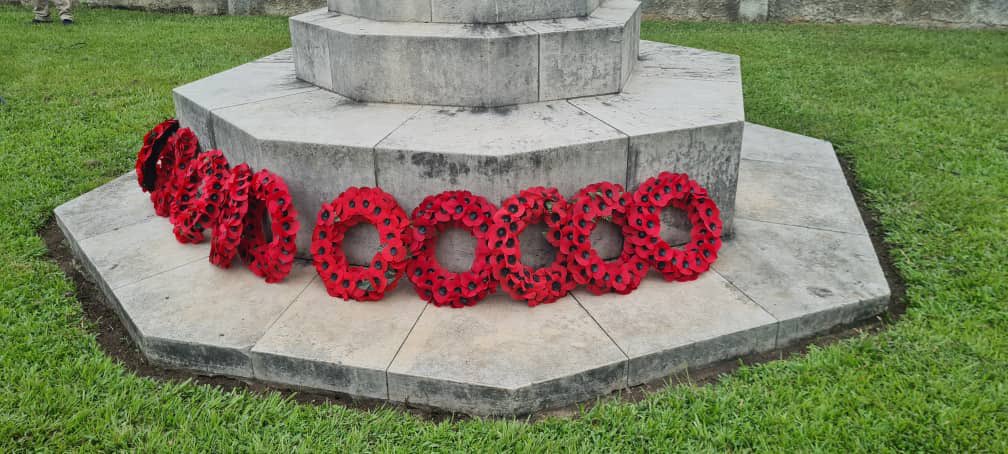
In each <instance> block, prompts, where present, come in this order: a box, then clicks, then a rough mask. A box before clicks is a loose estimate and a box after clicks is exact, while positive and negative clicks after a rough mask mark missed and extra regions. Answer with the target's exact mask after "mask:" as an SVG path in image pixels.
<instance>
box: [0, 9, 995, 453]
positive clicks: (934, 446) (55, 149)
mask: <svg viewBox="0 0 1008 454" xmlns="http://www.w3.org/2000/svg"><path fill="white" fill-rule="evenodd" d="M30 18H31V14H30V12H29V11H28V10H27V9H24V8H18V7H11V6H3V7H0V97H2V98H3V100H2V101H0V451H4V452H10V451H18V450H31V451H34V450H40V449H42V450H53V451H65V450H77V449H80V450H89V451H99V450H100V451H108V450H129V451H141V452H144V451H208V452H211V451H214V452H215V451H266V450H269V451H281V452H286V451H290V450H293V449H299V450H305V451H309V450H327V451H349V450H355V451H356V450H398V451H403V452H417V451H499V450H521V451H561V450H562V451H613V450H621V451H622V450H634V451H644V450H657V451H672V450H675V451H679V450H687V451H695V450H711V451H722V450H749V449H759V450H772V451H781V452H793V451H818V450H828V451H883V450H884V451H932V450H933V451H961V450H983V451H994V452H1005V451H1006V450H1008V430H1006V427H1008V246H1006V243H1008V34H1006V33H1005V32H1003V31H1000V32H999V31H935V30H915V29H906V28H887V27H854V26H829V25H739V24H673V23H664V22H649V23H646V24H644V27H643V34H644V36H645V37H646V38H647V39H652V40H658V41H666V42H671V43H676V44H683V45H688V46H694V47H702V48H708V49H714V50H720V51H724V52H731V53H737V54H740V55H741V56H742V62H743V77H744V82H745V94H746V112H747V118H748V119H749V120H751V121H755V122H758V123H763V124H766V125H770V126H773V127H778V128H782V129H787V130H791V131H795V132H799V133H803V134H807V135H812V136H816V137H821V138H824V139H827V140H830V141H832V142H833V143H834V144H836V147H837V149H838V151H839V153H841V154H842V155H843V156H844V157H845V158H848V159H849V160H850V161H852V162H853V165H854V170H855V172H856V179H857V182H858V184H859V186H861V188H862V190H863V191H864V192H865V193H866V194H867V197H868V200H869V205H870V207H871V208H872V209H873V210H875V211H877V212H878V213H879V214H880V221H881V224H882V228H883V229H884V231H885V237H886V241H887V242H888V243H889V245H890V247H891V248H892V256H893V258H894V261H895V265H896V267H897V268H898V270H899V272H900V273H901V274H902V276H903V277H904V278H905V280H906V284H907V297H906V299H907V304H908V310H907V313H906V315H905V317H903V318H902V319H901V320H899V321H898V322H897V323H895V324H893V325H892V326H890V327H889V328H888V329H887V330H886V331H884V332H883V333H881V334H878V335H872V336H867V335H866V336H861V337H856V338H853V339H849V340H846V341H843V342H840V343H838V344H834V345H831V346H828V347H825V348H813V349H812V350H811V351H810V352H809V353H808V354H807V355H805V356H800V357H794V358H789V359H786V360H783V361H776V362H772V363H768V364H762V365H756V366H747V367H742V368H741V369H739V370H738V371H737V372H735V373H732V374H730V375H729V376H726V377H724V378H723V379H722V380H721V381H720V382H718V383H717V384H715V385H709V386H702V387H698V386H689V385H678V386H673V387H670V388H668V389H666V390H664V391H661V392H658V393H656V394H654V395H652V396H650V397H648V398H647V399H645V400H644V401H642V402H639V403H621V402H614V401H608V402H605V403H603V404H601V405H599V406H596V407H594V408H592V409H591V410H588V411H586V412H585V413H584V414H583V415H581V416H580V417H578V418H575V419H547V420H544V421H540V422H536V423H533V424H527V423H524V422H520V421H487V420H463V421H455V422H451V421H446V422H437V423H435V422H429V421H425V420H422V419H419V418H417V417H414V416H411V415H409V414H407V413H404V412H402V411H399V410H395V409H383V410H376V411H360V410H352V409H346V408H343V407H340V406H311V405H302V404H298V403H295V402H292V401H290V400H285V399H283V398H281V397H278V396H266V397H264V396H261V395H255V394H250V393H248V392H243V391H236V392H222V391H219V390H217V389H213V388H210V387H206V386H198V385H193V384H189V383H184V384H172V383H161V382H158V381H155V380H151V379H147V378H142V377H137V376H135V375H133V374H132V373H131V372H129V371H128V370H125V369H124V368H123V367H121V366H120V365H119V364H117V363H116V361H115V360H113V359H110V358H109V357H107V356H105V355H104V354H103V353H102V351H101V349H100V348H99V346H98V344H97V342H96V341H95V339H94V336H93V335H92V334H90V331H89V328H90V327H89V326H88V322H87V321H86V320H84V319H83V318H82V313H81V308H80V306H79V304H78V303H77V302H76V301H75V297H74V287H73V284H72V283H71V281H70V280H69V279H68V278H67V276H65V275H64V274H63V273H62V272H61V271H60V270H59V268H58V267H57V265H56V264H54V263H52V262H50V261H48V260H47V259H46V258H45V256H44V254H45V246H44V244H43V242H42V240H41V239H40V237H39V236H38V234H37V231H38V229H39V228H40V227H41V226H42V225H43V224H44V223H45V222H46V221H47V219H49V217H50V216H51V214H50V213H51V212H52V209H53V208H54V207H56V206H57V205H59V204H61V203H63V202H65V201H67V200H69V199H71V198H74V197H76V196H77V195H79V194H81V193H84V192H86V191H88V190H90V189H91V188H94V187H96V186H98V185H101V184H103V183H105V182H106V181H108V180H109V179H111V178H113V177H115V176H117V175H120V174H122V173H123V172H126V171H127V170H129V169H130V168H131V166H132V161H133V157H134V153H135V151H136V150H137V148H138V147H139V144H140V140H141V135H142V134H143V133H144V132H145V131H146V130H147V129H149V128H150V127H151V126H152V125H153V124H155V123H156V122H158V121H160V120H162V119H164V118H166V117H169V116H172V114H173V108H172V101H171V95H170V90H171V88H172V87H174V86H177V85H180V84H182V83H185V82H188V81H191V80H194V79H197V78H200V77H203V76H206V75H209V74H212V73H215V72H218V71H221V70H224V69H227V68H230V67H232V66H235V65H237V64H239V63H243V62H246V61H249V60H252V59H254V58H256V57H260V56H262V55H266V54H268V53H271V52H273V51H276V50H279V49H281V48H284V47H286V46H287V45H288V43H289V37H288V35H287V25H286V20H285V19H284V18H264V17H241V18H237V17H192V16H185V15H163V14H147V13H140V12H127V11H114V10H91V9H82V10H81V11H80V12H79V15H78V21H79V25H77V26H75V27H72V28H65V27H61V26H58V25H56V26H30V25H28V24H27V21H28V20H29V19H30ZM668 102H675V100H668ZM347 127H352V126H351V125H347Z"/></svg>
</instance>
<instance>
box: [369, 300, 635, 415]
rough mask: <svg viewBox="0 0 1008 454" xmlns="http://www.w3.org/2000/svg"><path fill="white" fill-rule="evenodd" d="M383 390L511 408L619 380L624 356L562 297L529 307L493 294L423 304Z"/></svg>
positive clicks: (494, 411) (599, 391)
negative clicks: (459, 302)
mask: <svg viewBox="0 0 1008 454" xmlns="http://www.w3.org/2000/svg"><path fill="white" fill-rule="evenodd" d="M388 375H389V398H390V399H391V400H393V401H397V402H409V403H412V404H420V405H425V406H433V407H439V408H454V409H458V410H459V411H463V412H467V413H473V414H485V415H511V414H523V413H530V412H532V411H535V410H538V409H541V408H549V407H551V406H556V405H557V404H558V403H560V402H564V401H567V402H570V401H580V400H585V399H590V398H592V397H595V396H599V395H605V394H608V393H609V392H611V391H615V390H617V389H620V388H622V387H624V386H625V385H626V356H624V355H623V353H622V352H620V350H619V348H617V347H616V345H615V344H613V343H612V341H611V340H610V339H609V337H608V336H606V334H605V332H603V331H602V330H601V329H600V328H599V326H598V325H597V324H596V323H595V322H594V321H593V320H592V319H591V317H590V316H589V315H588V313H587V312H585V311H584V309H582V308H581V307H580V306H579V305H578V304H577V303H576V302H575V301H574V300H572V299H571V298H570V297H567V298H564V299H562V300H560V301H558V302H556V303H553V304H548V305H543V306H539V307H536V308H534V309H532V308H529V307H527V306H525V305H523V304H520V303H515V302H514V301H511V300H509V299H507V297H506V296H505V295H502V294H498V295H495V296H492V297H490V298H487V300H485V301H483V302H481V303H480V304H478V305H476V306H474V307H470V308H466V309H464V310H452V309H450V308H430V309H429V310H427V311H424V313H423V315H421V316H420V320H419V321H417V324H416V326H415V327H414V328H413V331H412V332H411V333H410V336H409V338H407V339H406V342H405V343H404V344H403V346H402V349H400V351H399V354H398V355H397V356H396V359H395V360H394V361H393V362H392V365H391V366H389V369H388Z"/></svg>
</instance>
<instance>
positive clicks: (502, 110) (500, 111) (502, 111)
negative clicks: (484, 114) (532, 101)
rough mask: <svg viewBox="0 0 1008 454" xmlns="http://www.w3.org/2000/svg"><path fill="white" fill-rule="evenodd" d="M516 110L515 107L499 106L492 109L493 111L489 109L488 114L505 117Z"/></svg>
mask: <svg viewBox="0 0 1008 454" xmlns="http://www.w3.org/2000/svg"><path fill="white" fill-rule="evenodd" d="M517 109H518V108H517V107H515V106H501V107H494V108H493V109H490V112H493V113H494V115H500V116H502V117H506V116H508V115H511V113H512V112H514V111H515V110H517Z"/></svg>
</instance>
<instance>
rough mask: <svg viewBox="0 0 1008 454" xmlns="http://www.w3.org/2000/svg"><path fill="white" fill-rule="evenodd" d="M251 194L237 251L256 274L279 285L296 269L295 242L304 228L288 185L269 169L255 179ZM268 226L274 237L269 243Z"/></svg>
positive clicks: (255, 176) (260, 172) (256, 175)
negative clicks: (300, 230) (298, 218)
mask: <svg viewBox="0 0 1008 454" xmlns="http://www.w3.org/2000/svg"><path fill="white" fill-rule="evenodd" d="M251 191H252V192H251V197H249V204H248V213H246V215H245V221H244V222H243V227H242V240H241V244H240V245H239V247H238V252H239V254H241V256H242V259H243V260H245V263H246V264H248V267H249V269H250V270H252V273H253V274H255V275H256V276H259V277H261V278H264V279H266V282H267V283H271V284H272V283H275V282H280V281H282V280H284V278H285V277H287V275H288V274H290V272H291V269H292V268H293V266H294V255H295V253H297V247H296V246H295V241H296V240H297V232H298V229H299V228H301V224H300V223H298V220H297V209H295V208H294V202H293V200H291V195H290V191H289V190H288V189H287V183H286V182H285V181H284V180H283V178H280V176H278V175H276V174H274V173H273V172H270V171H269V170H266V169H263V170H260V171H258V172H256V174H255V175H253V176H252V187H251ZM266 221H269V223H268V224H267V222H266ZM266 225H269V232H268V233H269V236H272V238H271V239H269V240H267V231H266V230H265V226H266Z"/></svg>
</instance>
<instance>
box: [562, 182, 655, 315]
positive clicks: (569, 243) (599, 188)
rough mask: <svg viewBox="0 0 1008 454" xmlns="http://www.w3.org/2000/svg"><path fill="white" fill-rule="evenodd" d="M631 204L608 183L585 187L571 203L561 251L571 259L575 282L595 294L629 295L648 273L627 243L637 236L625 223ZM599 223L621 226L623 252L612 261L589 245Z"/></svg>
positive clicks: (643, 263)
mask: <svg viewBox="0 0 1008 454" xmlns="http://www.w3.org/2000/svg"><path fill="white" fill-rule="evenodd" d="M632 204H633V200H632V198H631V197H630V194H628V193H626V192H624V191H623V186H621V185H618V184H615V183H608V182H602V183H595V184H591V185H588V186H586V187H585V188H584V189H581V190H580V191H578V193H577V195H576V196H574V199H573V201H572V202H571V208H570V210H571V219H570V223H569V224H568V225H567V230H566V233H565V235H564V236H565V240H566V242H565V243H564V244H563V246H562V247H561V250H566V251H567V252H568V253H569V254H570V256H571V261H570V265H571V273H572V275H573V277H574V280H575V281H576V282H577V283H578V284H582V285H584V286H585V287H586V288H587V289H588V291H589V292H592V293H593V294H595V295H601V294H603V293H608V292H616V293H620V294H623V295H625V294H628V293H630V292H632V291H633V290H634V289H636V288H637V286H638V285H640V282H641V280H642V279H643V278H644V275H645V274H647V271H648V263H647V261H645V260H644V259H643V258H641V257H639V256H638V255H637V254H636V249H635V248H634V245H633V243H631V242H630V241H627V239H628V238H632V237H633V236H634V235H636V229H634V228H633V227H632V226H631V225H630V224H629V223H628V222H627V213H628V211H629V210H630V209H631V208H632V207H631V205H632ZM599 220H607V221H609V222H611V223H613V224H614V225H616V226H617V227H620V230H621V232H622V234H623V238H624V241H623V249H622V251H621V253H620V256H619V258H617V259H615V260H611V261H606V260H604V259H603V258H602V257H601V256H599V253H598V251H597V250H595V248H594V247H592V245H591V233H592V231H593V230H595V227H596V226H597V225H598V221H599Z"/></svg>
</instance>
